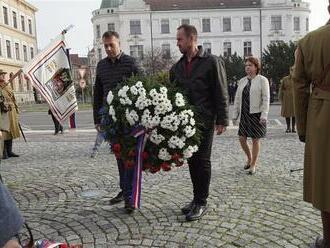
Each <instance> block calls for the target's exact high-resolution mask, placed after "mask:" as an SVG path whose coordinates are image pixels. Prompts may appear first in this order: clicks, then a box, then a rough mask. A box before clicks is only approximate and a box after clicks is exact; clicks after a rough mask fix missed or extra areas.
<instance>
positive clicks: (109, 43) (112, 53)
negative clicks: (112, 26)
mask: <svg viewBox="0 0 330 248" xmlns="http://www.w3.org/2000/svg"><path fill="white" fill-rule="evenodd" d="M103 45H104V49H105V52H106V53H107V55H108V57H110V58H114V57H116V56H117V55H118V54H119V53H120V42H119V39H117V38H116V37H115V36H111V37H110V38H103Z"/></svg>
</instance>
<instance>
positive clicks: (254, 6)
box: [92, 0, 310, 61]
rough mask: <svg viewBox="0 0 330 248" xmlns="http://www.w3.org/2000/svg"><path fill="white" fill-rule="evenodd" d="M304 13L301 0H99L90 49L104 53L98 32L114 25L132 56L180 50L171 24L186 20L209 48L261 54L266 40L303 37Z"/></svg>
mask: <svg viewBox="0 0 330 248" xmlns="http://www.w3.org/2000/svg"><path fill="white" fill-rule="evenodd" d="M309 14H310V8H309V3H307V2H304V1H302V0H235V1H232V0H208V1H196V0H166V1H164V0H103V1H102V3H101V6H100V9H97V10H95V11H93V17H92V23H93V29H94V51H95V55H96V57H97V61H98V60H100V59H101V58H103V57H105V56H106V54H105V51H104V49H103V46H102V34H103V33H104V32H105V31H108V30H115V31H117V32H118V33H119V34H120V36H121V46H122V49H123V51H124V52H125V53H127V54H130V55H132V56H134V57H138V58H141V59H142V58H143V55H144V54H145V53H146V52H147V51H150V50H153V49H155V48H161V49H162V51H163V52H164V53H165V54H171V53H173V52H175V53H176V54H177V55H178V56H180V52H179V50H178V49H177V47H176V29H177V27H178V26H180V25H181V24H183V23H188V24H192V25H194V26H196V28H197V31H198V34H199V38H198V41H199V43H200V45H202V46H203V47H204V49H206V50H208V51H209V52H211V53H212V54H215V55H230V54H233V53H235V52H236V53H237V54H238V55H240V56H248V55H254V56H257V57H260V56H261V51H263V49H265V48H266V47H267V45H268V44H270V43H271V42H274V41H284V42H289V41H297V40H298V39H300V38H302V37H303V36H304V35H305V34H306V33H307V32H308V29H309Z"/></svg>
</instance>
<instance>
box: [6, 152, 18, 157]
mask: <svg viewBox="0 0 330 248" xmlns="http://www.w3.org/2000/svg"><path fill="white" fill-rule="evenodd" d="M8 157H9V158H17V157H19V155H17V154H16V153H13V152H10V153H8Z"/></svg>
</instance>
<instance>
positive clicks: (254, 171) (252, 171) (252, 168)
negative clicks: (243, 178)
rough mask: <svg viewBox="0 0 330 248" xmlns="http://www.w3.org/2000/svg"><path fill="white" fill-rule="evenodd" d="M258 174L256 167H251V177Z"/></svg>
mask: <svg viewBox="0 0 330 248" xmlns="http://www.w3.org/2000/svg"><path fill="white" fill-rule="evenodd" d="M254 174H256V166H251V167H250V170H249V175H254Z"/></svg>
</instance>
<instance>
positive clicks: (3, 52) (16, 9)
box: [0, 0, 37, 103]
mask: <svg viewBox="0 0 330 248" xmlns="http://www.w3.org/2000/svg"><path fill="white" fill-rule="evenodd" d="M36 11H37V9H36V8H35V7H34V6H33V5H31V4H29V3H28V2H27V1H25V0H0V68H1V69H3V70H5V71H6V72H7V73H8V74H7V79H9V77H10V75H13V74H15V73H16V72H17V71H19V70H20V69H21V68H22V67H23V66H24V64H25V63H27V62H28V61H30V60H31V59H32V58H33V57H34V56H35V54H36V53H37V38H36V37H37V36H36V20H35V13H36ZM12 87H13V89H14V93H15V97H16V100H17V102H18V103H25V102H34V100H35V98H34V94H33V87H32V85H31V83H30V82H28V81H26V80H25V78H24V77H23V75H22V74H21V75H20V76H18V77H17V78H15V79H14V80H13V82H12Z"/></svg>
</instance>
